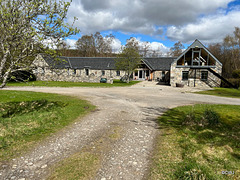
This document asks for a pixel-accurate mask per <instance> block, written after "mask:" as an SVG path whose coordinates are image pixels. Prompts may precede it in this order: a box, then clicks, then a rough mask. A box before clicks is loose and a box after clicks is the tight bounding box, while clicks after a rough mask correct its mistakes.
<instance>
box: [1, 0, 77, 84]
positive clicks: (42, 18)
mask: <svg viewBox="0 0 240 180" xmlns="http://www.w3.org/2000/svg"><path fill="white" fill-rule="evenodd" d="M69 6H70V2H65V1H62V0H60V1H54V0H45V1H32V0H25V1H15V0H1V1H0V14H1V16H0V22H1V26H0V32H1V33H0V44H1V48H0V62H1V63H0V82H2V84H1V85H0V88H2V87H4V86H5V83H6V81H7V79H8V77H9V75H10V73H11V72H12V71H13V70H14V69H17V68H21V69H26V68H28V67H29V65H30V64H31V62H32V61H33V60H34V58H35V57H36V55H37V54H38V53H40V52H41V53H47V54H51V55H54V54H56V51H55V50H53V49H52V48H53V47H54V46H56V45H58V44H59V43H61V41H62V39H65V38H66V37H68V36H70V35H73V34H76V33H77V32H79V30H78V29H77V28H75V29H74V28H72V26H70V25H69V24H67V23H66V22H65V18H66V16H67V11H68V8H69ZM46 42H49V44H48V45H45V44H46Z"/></svg>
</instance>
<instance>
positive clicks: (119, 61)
mask: <svg viewBox="0 0 240 180" xmlns="http://www.w3.org/2000/svg"><path fill="white" fill-rule="evenodd" d="M141 60H142V59H141V56H140V54H139V51H138V46H137V44H136V43H135V42H134V41H128V42H127V44H126V45H125V46H124V47H122V52H121V53H120V54H119V55H118V56H117V58H116V63H115V66H116V68H117V69H118V70H124V71H125V72H126V76H127V83H129V81H130V76H131V74H132V73H133V71H134V69H135V68H136V67H137V66H138V65H139V64H140V63H141Z"/></svg>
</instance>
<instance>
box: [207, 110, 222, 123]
mask: <svg viewBox="0 0 240 180" xmlns="http://www.w3.org/2000/svg"><path fill="white" fill-rule="evenodd" d="M203 118H204V119H205V120H206V121H207V123H208V125H209V126H216V125H218V124H219V118H220V117H219V115H218V113H217V112H216V111H214V110H213V109H209V108H207V109H205V110H204V114H203Z"/></svg>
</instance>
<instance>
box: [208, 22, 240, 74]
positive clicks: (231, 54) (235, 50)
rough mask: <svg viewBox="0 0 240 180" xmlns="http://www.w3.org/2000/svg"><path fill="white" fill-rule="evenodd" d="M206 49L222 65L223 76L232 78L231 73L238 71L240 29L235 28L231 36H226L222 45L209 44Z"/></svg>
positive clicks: (239, 67)
mask: <svg viewBox="0 0 240 180" xmlns="http://www.w3.org/2000/svg"><path fill="white" fill-rule="evenodd" d="M208 48H209V50H210V52H211V53H212V54H213V55H214V56H216V57H217V58H218V59H219V61H220V62H221V63H222V64H223V73H222V74H223V76H224V77H225V78H232V72H233V71H234V70H237V69H240V28H239V27H235V31H234V32H233V36H230V35H228V36H226V37H225V38H224V39H223V43H218V44H210V45H209V47H208Z"/></svg>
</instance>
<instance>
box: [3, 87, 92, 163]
mask: <svg viewBox="0 0 240 180" xmlns="http://www.w3.org/2000/svg"><path fill="white" fill-rule="evenodd" d="M93 109H94V106H93V105H91V104H89V103H88V102H87V101H84V100H80V99H76V98H73V97H69V96H62V95H57V94H47V93H36V92H23V91H5V90H1V91H0V161H2V160H8V159H9V158H12V157H16V156H19V155H20V154H21V153H22V152H23V151H26V150H27V149H29V147H31V146H32V145H33V144H35V143H36V142H37V141H38V140H41V139H43V138H44V137H46V136H48V135H49V134H51V133H54V132H56V131H57V130H59V129H61V128H63V127H65V126H67V125H69V124H70V123H72V122H73V121H74V120H76V118H77V117H79V116H83V115H85V114H86V113H88V112H90V111H92V110H93Z"/></svg>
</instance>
